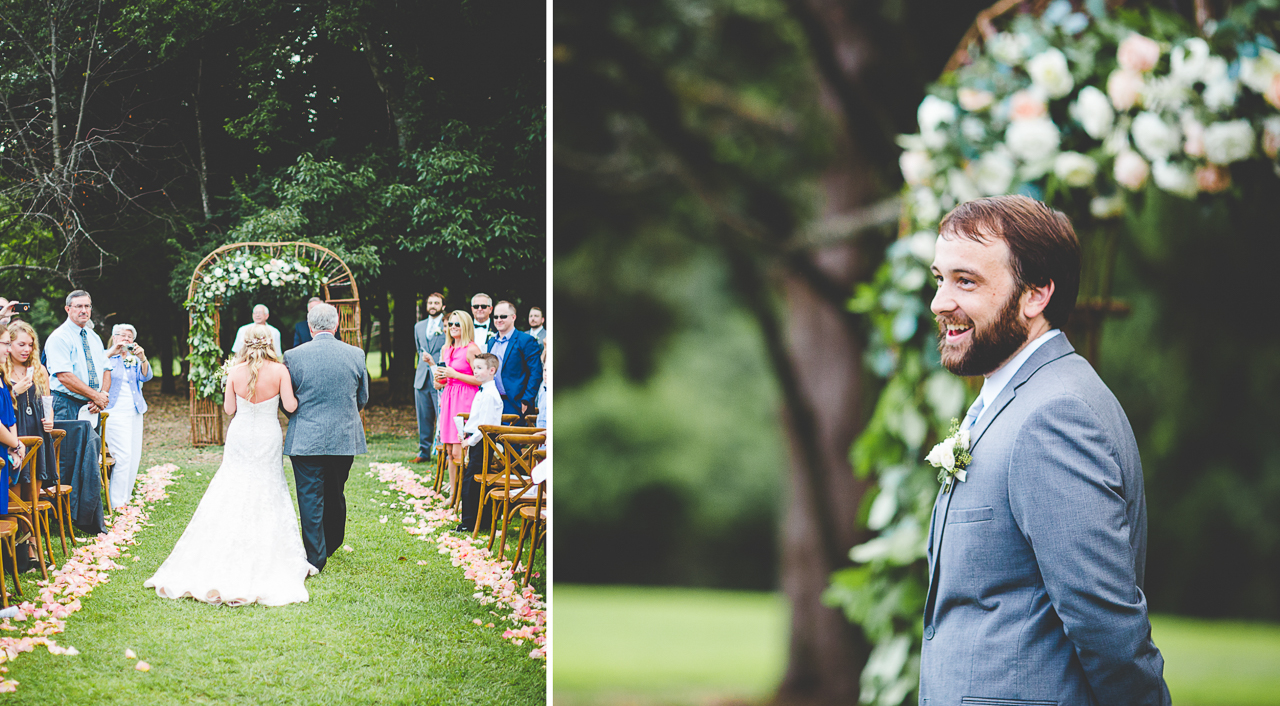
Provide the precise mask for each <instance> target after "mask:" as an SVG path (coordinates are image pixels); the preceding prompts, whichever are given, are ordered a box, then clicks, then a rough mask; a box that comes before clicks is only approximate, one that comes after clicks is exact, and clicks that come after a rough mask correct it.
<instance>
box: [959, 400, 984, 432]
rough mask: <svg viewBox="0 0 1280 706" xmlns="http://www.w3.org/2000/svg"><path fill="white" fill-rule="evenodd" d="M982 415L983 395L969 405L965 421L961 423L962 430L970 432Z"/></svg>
mask: <svg viewBox="0 0 1280 706" xmlns="http://www.w3.org/2000/svg"><path fill="white" fill-rule="evenodd" d="M980 414H982V395H981V394H979V395H978V399H976V400H974V401H973V404H971V405H969V411H968V412H967V413H966V414H965V415H964V421H963V422H960V428H961V429H962V430H964V431H968V430H969V429H970V428H972V427H973V423H974V422H976V421H978V415H980Z"/></svg>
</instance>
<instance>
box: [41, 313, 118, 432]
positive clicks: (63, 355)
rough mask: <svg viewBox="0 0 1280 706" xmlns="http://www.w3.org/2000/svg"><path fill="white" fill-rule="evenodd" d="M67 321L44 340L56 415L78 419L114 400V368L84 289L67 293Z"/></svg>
mask: <svg viewBox="0 0 1280 706" xmlns="http://www.w3.org/2000/svg"><path fill="white" fill-rule="evenodd" d="M64 308H65V309H66V312H67V320H66V321H65V322H63V324H62V325H61V326H59V327H58V328H56V329H54V331H53V333H51V334H49V338H48V339H47V340H46V341H45V343H44V349H45V360H46V363H47V366H48V368H49V376H50V378H51V380H50V384H49V387H50V389H51V390H52V392H53V418H54V419H75V418H76V417H77V416H79V413H80V408H81V407H83V406H85V405H86V404H87V405H89V412H91V413H93V414H97V413H98V412H101V411H102V410H103V409H105V408H106V406H107V403H108V402H109V401H110V397H109V392H110V390H111V371H110V370H108V369H107V352H106V350H105V349H104V348H103V347H102V339H101V338H98V335H97V334H96V333H93V324H92V323H91V322H90V321H89V317H90V315H91V314H92V313H93V299H92V298H91V297H90V296H89V293H88V292H86V291H84V290H83V289H77V290H75V291H74V292H72V293H70V294H68V295H67V299H66V306H65V307H64Z"/></svg>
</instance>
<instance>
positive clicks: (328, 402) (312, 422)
mask: <svg viewBox="0 0 1280 706" xmlns="http://www.w3.org/2000/svg"><path fill="white" fill-rule="evenodd" d="M284 364H285V365H286V366H288V368H289V376H290V377H291V378H293V394H295V395H297V397H298V410H297V411H296V412H294V413H293V414H290V415H289V432H288V434H287V435H286V436H285V437H284V455H286V456H354V455H356V454H362V453H365V451H366V450H367V449H366V448H365V443H364V424H363V423H362V422H361V421H360V410H362V409H364V405H365V403H366V402H368V401H369V371H368V370H367V369H366V368H365V356H364V351H362V350H360V349H359V348H356V347H355V346H352V345H348V344H346V343H343V342H342V341H339V340H338V339H336V338H334V337H333V336H325V335H320V336H316V337H315V338H313V339H312V340H311V341H310V342H308V343H304V344H302V345H300V346H298V347H297V348H293V349H290V350H289V351H288V352H286V353H285V354H284Z"/></svg>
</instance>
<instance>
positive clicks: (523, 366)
mask: <svg viewBox="0 0 1280 706" xmlns="http://www.w3.org/2000/svg"><path fill="white" fill-rule="evenodd" d="M493 320H494V326H495V327H496V328H497V329H498V330H497V333H496V334H495V335H494V337H493V338H491V339H489V349H488V350H489V352H490V353H492V354H494V355H496V356H498V374H497V375H496V376H494V378H493V381H494V382H495V383H497V385H498V394H499V395H501V396H502V413H503V414H524V413H526V412H528V411H529V410H530V409H531V408H533V406H534V403H535V401H536V399H537V396H538V387H539V386H541V385H542V346H541V345H539V344H538V339H536V338H534V337H533V336H530V335H529V334H527V333H525V332H524V331H519V330H517V329H516V307H515V305H514V304H512V303H511V302H507V301H502V302H498V305H497V306H496V307H494V309H493Z"/></svg>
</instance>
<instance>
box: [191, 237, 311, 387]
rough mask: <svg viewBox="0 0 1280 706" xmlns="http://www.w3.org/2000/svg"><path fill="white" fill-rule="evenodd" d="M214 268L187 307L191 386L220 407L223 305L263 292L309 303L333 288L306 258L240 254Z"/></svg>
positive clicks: (212, 267) (257, 253) (214, 263)
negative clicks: (219, 325)
mask: <svg viewBox="0 0 1280 706" xmlns="http://www.w3.org/2000/svg"><path fill="white" fill-rule="evenodd" d="M210 264H211V265H212V266H211V267H208V269H207V270H206V274H205V276H204V278H203V279H201V280H200V282H199V284H197V285H196V290H195V293H194V294H192V296H191V298H190V299H188V300H187V301H186V303H185V304H184V306H185V307H186V309H187V311H188V312H190V313H191V330H190V331H189V333H188V336H187V341H188V342H189V343H190V345H191V354H190V355H189V356H187V360H188V361H189V362H190V369H189V372H188V373H187V381H188V383H189V384H190V385H191V386H192V388H193V389H194V390H195V391H196V395H197V396H198V397H206V398H210V399H212V400H213V402H214V404H218V405H220V404H222V381H223V379H224V376H225V373H224V371H223V366H222V363H223V351H222V347H221V345H219V342H218V331H217V316H216V312H217V305H218V303H219V302H220V301H223V300H225V299H226V298H228V297H231V296H234V295H236V294H241V293H244V292H252V291H256V290H258V289H261V288H263V287H272V288H274V289H276V290H279V291H280V292H281V294H284V295H286V296H288V295H290V294H292V295H296V296H298V297H305V296H308V295H311V294H314V293H316V292H318V291H320V289H321V287H323V286H324V285H325V284H326V283H327V282H328V275H327V274H325V272H324V271H323V270H321V269H320V268H318V267H317V266H316V265H315V263H313V262H311V261H309V260H306V259H303V258H295V257H290V256H272V255H270V254H268V253H265V252H253V251H247V250H237V251H235V252H233V253H231V254H229V255H227V256H225V257H222V258H219V259H218V260H216V261H215V262H213V263H210Z"/></svg>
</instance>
